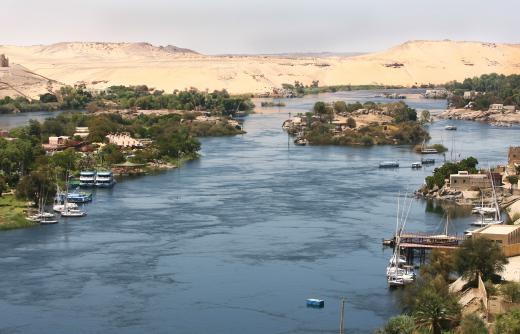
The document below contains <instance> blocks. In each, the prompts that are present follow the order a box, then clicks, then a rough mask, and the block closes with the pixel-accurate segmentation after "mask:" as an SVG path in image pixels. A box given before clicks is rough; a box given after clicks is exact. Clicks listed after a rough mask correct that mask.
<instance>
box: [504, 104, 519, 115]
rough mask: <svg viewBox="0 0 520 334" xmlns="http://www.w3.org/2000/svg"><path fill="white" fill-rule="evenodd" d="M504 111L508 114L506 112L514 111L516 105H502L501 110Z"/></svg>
mask: <svg viewBox="0 0 520 334" xmlns="http://www.w3.org/2000/svg"><path fill="white" fill-rule="evenodd" d="M502 111H503V112H504V113H506V114H508V113H514V112H515V111H516V107H515V106H504V108H503V110H502Z"/></svg>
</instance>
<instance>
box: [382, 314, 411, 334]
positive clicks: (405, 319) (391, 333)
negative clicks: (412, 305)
mask: <svg viewBox="0 0 520 334" xmlns="http://www.w3.org/2000/svg"><path fill="white" fill-rule="evenodd" d="M414 329H415V321H414V319H413V318H412V317H410V316H408V315H399V316H396V317H391V318H390V319H389V320H388V322H387V323H386V325H385V327H384V328H383V329H381V330H379V331H378V333H379V334H412V333H413V331H414Z"/></svg>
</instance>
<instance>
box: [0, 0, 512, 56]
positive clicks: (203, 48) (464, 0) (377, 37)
mask: <svg viewBox="0 0 520 334" xmlns="http://www.w3.org/2000/svg"><path fill="white" fill-rule="evenodd" d="M518 13H520V0H493V1H490V0H435V1H433V0H394V1H392V0H362V1H351V0H233V1H232V0H183V1H180V0H143V1H133V0H85V1H79V0H46V1H44V0H2V1H1V2H0V24H1V27H2V32H1V33H0V44H17V45H22V44H23V45H27V44H49V43H55V42H63V41H118V42H123V41H124V42H141V41H145V42H150V43H152V44H157V45H166V44H173V45H176V46H180V47H187V48H190V49H194V50H196V51H199V52H202V53H211V54H217V53H277V52H294V51H300V52H304V51H305V52H309V51H313V52H315V51H318V52H319V51H335V52H355V51H377V50H382V49H385V48H387V47H390V46H393V45H396V44H399V43H402V42H404V41H407V40H411V39H446V38H447V39H453V40H478V41H488V42H511V43H516V42H520V41H519V39H520V33H519V31H520V19H519V16H518Z"/></svg>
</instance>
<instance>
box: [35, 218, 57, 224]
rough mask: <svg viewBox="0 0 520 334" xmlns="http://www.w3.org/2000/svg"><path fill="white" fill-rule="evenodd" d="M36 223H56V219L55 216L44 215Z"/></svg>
mask: <svg viewBox="0 0 520 334" xmlns="http://www.w3.org/2000/svg"><path fill="white" fill-rule="evenodd" d="M38 223H40V225H52V224H58V219H56V218H55V217H53V218H50V217H45V218H43V219H41V220H40V221H39V222H38Z"/></svg>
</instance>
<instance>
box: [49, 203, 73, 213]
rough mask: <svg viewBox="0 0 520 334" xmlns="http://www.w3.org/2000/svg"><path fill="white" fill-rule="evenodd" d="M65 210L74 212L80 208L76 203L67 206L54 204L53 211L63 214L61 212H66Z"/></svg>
mask: <svg viewBox="0 0 520 334" xmlns="http://www.w3.org/2000/svg"><path fill="white" fill-rule="evenodd" d="M65 208H67V209H69V210H74V209H77V208H78V205H77V204H76V203H67V205H65V204H54V205H53V206H52V210H54V211H55V212H61V211H63V210H65Z"/></svg>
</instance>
